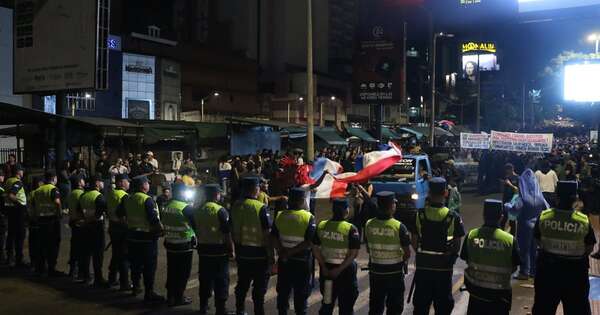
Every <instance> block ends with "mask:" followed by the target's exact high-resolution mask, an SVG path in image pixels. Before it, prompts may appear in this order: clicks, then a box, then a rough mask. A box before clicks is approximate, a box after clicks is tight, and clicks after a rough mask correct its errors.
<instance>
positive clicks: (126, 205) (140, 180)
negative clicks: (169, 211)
mask: <svg viewBox="0 0 600 315" xmlns="http://www.w3.org/2000/svg"><path fill="white" fill-rule="evenodd" d="M133 189H134V191H135V193H134V194H132V195H129V196H126V197H123V202H122V203H121V206H119V208H118V209H117V216H118V217H119V218H122V219H126V220H127V249H128V257H129V262H130V263H131V280H132V282H133V283H132V284H133V288H132V293H133V295H134V296H135V295H138V294H140V293H141V292H142V289H141V288H140V280H141V277H142V274H143V275H144V287H145V291H144V301H145V302H147V303H157V302H162V301H164V298H163V297H162V296H160V295H158V294H156V292H154V277H155V274H156V261H157V256H158V238H159V237H160V236H161V235H162V234H163V226H162V223H161V222H160V217H159V213H158V208H157V206H156V203H155V202H154V200H153V199H152V198H151V197H150V196H148V192H149V191H150V184H149V183H148V178H147V177H146V176H143V175H142V176H138V177H134V178H133Z"/></svg>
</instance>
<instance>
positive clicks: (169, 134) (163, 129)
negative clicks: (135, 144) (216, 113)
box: [142, 120, 227, 144]
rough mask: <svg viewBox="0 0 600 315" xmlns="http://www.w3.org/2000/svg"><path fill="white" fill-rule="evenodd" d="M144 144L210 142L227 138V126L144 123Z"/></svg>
mask: <svg viewBox="0 0 600 315" xmlns="http://www.w3.org/2000/svg"><path fill="white" fill-rule="evenodd" d="M142 126H143V127H144V143H145V144H155V143H158V142H161V141H192V140H194V138H195V137H196V136H197V139H198V140H199V141H200V142H202V141H203V140H212V139H217V138H226V137H227V124H223V123H191V122H184V121H164V120H163V121H145V122H144V124H143V125H142Z"/></svg>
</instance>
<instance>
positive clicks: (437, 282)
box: [412, 177, 465, 315]
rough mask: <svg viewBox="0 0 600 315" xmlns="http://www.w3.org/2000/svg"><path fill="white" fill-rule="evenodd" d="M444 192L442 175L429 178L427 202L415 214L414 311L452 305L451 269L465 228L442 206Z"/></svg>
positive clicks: (444, 310) (421, 313) (419, 314)
mask: <svg viewBox="0 0 600 315" xmlns="http://www.w3.org/2000/svg"><path fill="white" fill-rule="evenodd" d="M447 196H448V189H447V184H446V180H445V179H443V178H441V177H434V178H432V179H431V180H429V196H428V201H429V202H428V204H427V206H426V207H425V209H422V210H419V211H418V213H417V216H416V218H415V227H416V234H414V235H413V237H412V245H413V248H414V249H415V251H416V258H415V265H416V271H415V276H414V280H413V281H414V285H415V292H414V300H413V305H414V314H415V315H425V314H429V309H430V308H431V304H432V303H433V307H434V308H435V312H436V314H448V315H449V314H450V313H452V309H453V308H454V299H453V297H452V270H453V268H454V263H455V262H456V258H457V257H458V252H459V250H460V245H461V238H462V237H463V236H464V235H465V230H464V226H463V222H462V219H461V217H460V215H459V214H458V213H456V212H454V211H452V210H450V209H448V208H447V207H445V206H444V203H445V201H446V198H447Z"/></svg>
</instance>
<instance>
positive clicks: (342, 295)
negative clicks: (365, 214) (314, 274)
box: [313, 199, 360, 315]
mask: <svg viewBox="0 0 600 315" xmlns="http://www.w3.org/2000/svg"><path fill="white" fill-rule="evenodd" d="M332 210H333V211H332V212H333V216H332V217H331V219H330V220H325V221H322V222H320V223H319V225H318V226H317V232H316V233H315V237H314V240H313V243H314V244H315V247H313V254H314V255H315V258H316V260H317V261H318V262H319V274H320V278H321V279H320V281H319V283H320V284H321V294H322V295H323V303H322V305H321V310H320V311H319V314H322V315H331V314H333V309H334V307H335V302H336V300H337V301H338V305H339V314H341V315H347V314H352V313H353V308H354V303H355V302H356V298H357V297H358V282H357V279H356V273H357V265H356V260H355V259H356V256H357V255H358V251H359V250H360V234H359V233H358V229H357V228H356V227H355V226H354V225H353V224H351V223H349V222H347V221H346V220H347V219H348V216H349V215H350V209H349V204H348V200H347V199H335V200H334V201H333V207H332ZM327 281H330V283H331V288H329V285H327V286H326V285H325V283H326V282H327Z"/></svg>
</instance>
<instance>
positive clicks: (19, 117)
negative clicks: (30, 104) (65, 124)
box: [0, 102, 60, 125]
mask: <svg viewBox="0 0 600 315" xmlns="http://www.w3.org/2000/svg"><path fill="white" fill-rule="evenodd" d="M59 117H60V116H57V115H54V114H50V113H45V112H42V111H39V110H36V109H31V108H27V107H23V106H17V105H12V104H8V103H3V102H0V123H2V124H3V125H17V124H40V125H54V124H55V123H56V119H57V118H59Z"/></svg>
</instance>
